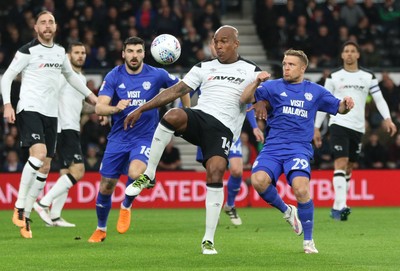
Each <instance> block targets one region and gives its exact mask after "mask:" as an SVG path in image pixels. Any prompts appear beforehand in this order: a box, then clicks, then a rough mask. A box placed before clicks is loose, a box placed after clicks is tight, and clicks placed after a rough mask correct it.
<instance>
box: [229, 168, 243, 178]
mask: <svg viewBox="0 0 400 271" xmlns="http://www.w3.org/2000/svg"><path fill="white" fill-rule="evenodd" d="M229 171H230V174H231V175H232V176H233V177H235V178H238V177H241V176H242V175H243V168H242V167H231V168H230V170H229Z"/></svg>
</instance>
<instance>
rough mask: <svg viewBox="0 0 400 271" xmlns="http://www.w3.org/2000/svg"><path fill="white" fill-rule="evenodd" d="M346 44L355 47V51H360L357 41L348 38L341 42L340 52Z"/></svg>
mask: <svg viewBox="0 0 400 271" xmlns="http://www.w3.org/2000/svg"><path fill="white" fill-rule="evenodd" d="M347 45H353V46H354V47H356V49H357V52H360V46H359V45H358V43H357V42H355V41H352V40H348V41H346V42H345V43H343V45H342V52H343V50H344V47H346V46H347Z"/></svg>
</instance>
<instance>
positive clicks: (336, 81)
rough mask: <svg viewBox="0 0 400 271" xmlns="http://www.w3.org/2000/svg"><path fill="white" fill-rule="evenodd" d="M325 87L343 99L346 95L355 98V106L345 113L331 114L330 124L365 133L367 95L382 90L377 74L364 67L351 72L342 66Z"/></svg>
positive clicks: (328, 79) (331, 76) (327, 81)
mask: <svg viewBox="0 0 400 271" xmlns="http://www.w3.org/2000/svg"><path fill="white" fill-rule="evenodd" d="M325 88H326V89H328V90H329V91H330V92H332V94H333V95H334V96H336V97H337V98H339V99H340V100H343V98H344V97H345V96H350V97H352V98H353V100H354V108H353V109H352V110H351V111H350V112H349V113H347V114H344V115H343V114H337V115H336V116H333V115H331V116H330V120H329V125H331V124H337V125H340V126H343V127H346V128H349V129H352V130H355V131H358V132H360V133H364V132H365V103H366V101H367V96H368V94H369V93H371V94H375V93H378V92H379V93H380V92H381V90H380V88H379V85H378V80H377V79H376V78H375V75H374V74H373V73H372V72H371V71H368V70H365V69H363V68H360V69H359V70H358V71H356V72H349V71H346V70H345V69H343V68H342V69H339V70H337V71H334V72H332V73H331V75H330V76H329V77H328V78H327V79H326V81H325Z"/></svg>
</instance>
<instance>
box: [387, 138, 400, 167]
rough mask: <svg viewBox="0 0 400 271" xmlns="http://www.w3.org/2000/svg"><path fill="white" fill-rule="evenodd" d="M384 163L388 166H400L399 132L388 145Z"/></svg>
mask: <svg viewBox="0 0 400 271" xmlns="http://www.w3.org/2000/svg"><path fill="white" fill-rule="evenodd" d="M386 165H387V167H388V168H393V169H394V168H400V134H397V135H396V139H395V141H394V143H393V144H391V145H390V147H389V151H388V159H387V163H386Z"/></svg>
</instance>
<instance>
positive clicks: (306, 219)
mask: <svg viewBox="0 0 400 271" xmlns="http://www.w3.org/2000/svg"><path fill="white" fill-rule="evenodd" d="M297 210H298V215H299V219H300V221H301V225H302V226H303V232H304V240H312V239H313V238H312V234H313V227H314V202H313V200H312V199H310V200H309V201H308V202H306V203H300V202H298V203H297Z"/></svg>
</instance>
